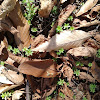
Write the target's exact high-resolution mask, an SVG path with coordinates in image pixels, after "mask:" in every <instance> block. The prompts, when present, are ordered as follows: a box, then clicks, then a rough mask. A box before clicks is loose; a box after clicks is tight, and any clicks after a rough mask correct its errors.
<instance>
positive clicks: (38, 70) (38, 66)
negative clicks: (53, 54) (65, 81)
mask: <svg viewBox="0 0 100 100" xmlns="http://www.w3.org/2000/svg"><path fill="white" fill-rule="evenodd" d="M18 70H19V72H21V73H24V74H27V75H33V76H34V77H43V78H50V77H56V76H57V74H58V73H57V71H56V64H55V62H53V60H51V59H48V60H34V61H31V60H30V61H26V62H24V63H22V64H20V65H19V67H18Z"/></svg>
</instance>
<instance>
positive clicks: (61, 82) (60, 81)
mask: <svg viewBox="0 0 100 100" xmlns="http://www.w3.org/2000/svg"><path fill="white" fill-rule="evenodd" d="M64 83H65V81H64V79H63V80H62V79H59V81H58V82H57V85H61V86H63V84H64Z"/></svg>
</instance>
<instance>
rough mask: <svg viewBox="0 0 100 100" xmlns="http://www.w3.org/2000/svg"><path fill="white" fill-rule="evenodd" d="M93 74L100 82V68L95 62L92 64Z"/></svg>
mask: <svg viewBox="0 0 100 100" xmlns="http://www.w3.org/2000/svg"><path fill="white" fill-rule="evenodd" d="M91 73H92V75H93V77H94V78H95V80H97V81H98V82H100V67H99V66H98V65H97V64H96V62H95V61H93V62H92V67H91Z"/></svg>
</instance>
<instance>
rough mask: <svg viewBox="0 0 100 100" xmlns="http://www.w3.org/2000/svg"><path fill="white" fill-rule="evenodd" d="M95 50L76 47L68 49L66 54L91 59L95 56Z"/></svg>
mask: <svg viewBox="0 0 100 100" xmlns="http://www.w3.org/2000/svg"><path fill="white" fill-rule="evenodd" d="M96 52H97V50H95V49H94V48H92V47H77V48H73V49H70V50H69V51H68V52H67V53H69V54H71V55H74V56H86V57H93V56H95V55H96Z"/></svg>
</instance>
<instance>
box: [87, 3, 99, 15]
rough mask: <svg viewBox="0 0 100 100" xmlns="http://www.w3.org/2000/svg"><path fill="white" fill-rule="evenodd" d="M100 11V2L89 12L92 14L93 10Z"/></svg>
mask: <svg viewBox="0 0 100 100" xmlns="http://www.w3.org/2000/svg"><path fill="white" fill-rule="evenodd" d="M99 11H100V4H98V5H96V6H95V7H93V8H92V9H91V11H90V13H89V15H92V14H93V12H97V13H98V12H99Z"/></svg>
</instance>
